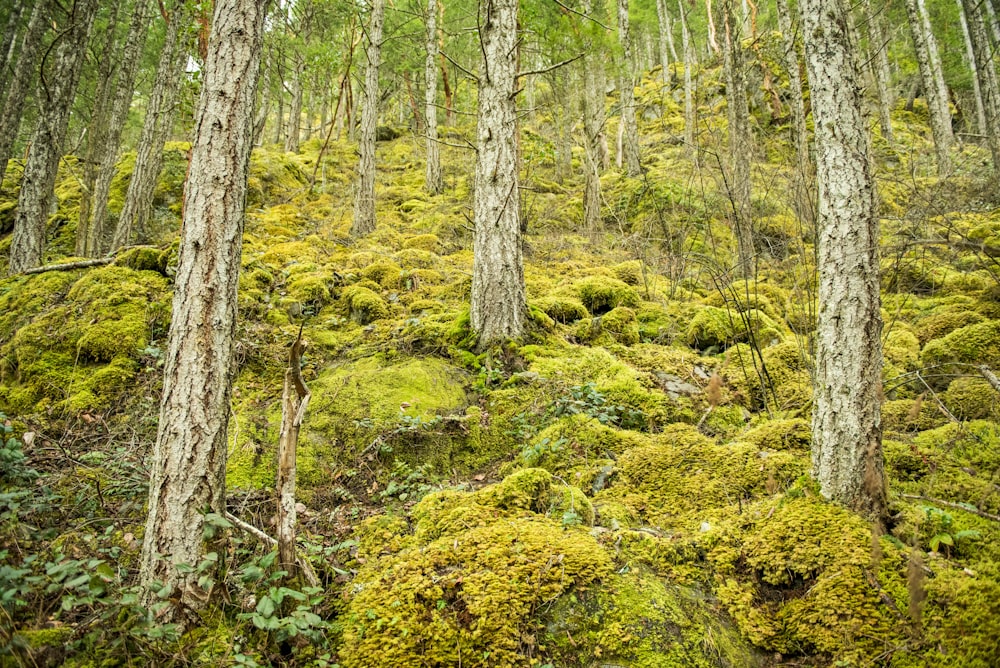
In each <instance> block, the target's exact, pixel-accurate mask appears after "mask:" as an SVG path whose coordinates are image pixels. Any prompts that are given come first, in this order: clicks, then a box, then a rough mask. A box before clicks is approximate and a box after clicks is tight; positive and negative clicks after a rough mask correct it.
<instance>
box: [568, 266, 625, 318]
mask: <svg viewBox="0 0 1000 668" xmlns="http://www.w3.org/2000/svg"><path fill="white" fill-rule="evenodd" d="M574 289H575V291H576V294H577V296H578V297H579V298H580V301H581V302H582V303H583V305H584V306H585V307H586V308H587V310H588V311H590V313H592V314H594V315H601V314H602V313H607V312H608V311H610V310H612V309H615V308H618V307H619V306H629V307H635V306H638V305H639V294H638V293H637V292H636V291H635V289H634V288H632V287H631V286H629V285H628V284H627V283H625V282H624V281H621V280H618V279H617V278H611V277H610V276H603V275H601V274H598V275H595V276H590V277H587V278H584V279H581V280H580V281H577V283H576V284H575V285H574Z"/></svg>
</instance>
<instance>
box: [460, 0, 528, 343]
mask: <svg viewBox="0 0 1000 668" xmlns="http://www.w3.org/2000/svg"><path fill="white" fill-rule="evenodd" d="M517 9H518V2H517V0H494V1H493V2H492V3H491V4H488V5H486V6H485V7H484V9H483V14H482V15H481V17H480V21H481V23H480V28H479V38H480V42H481V50H482V55H483V57H482V60H481V61H480V70H479V121H478V127H477V131H476V133H477V136H478V143H477V146H478V149H479V150H478V152H477V154H476V181H475V193H476V195H475V209H474V211H475V225H476V236H475V243H474V250H473V267H472V304H471V309H470V319H471V326H472V331H473V332H474V333H475V334H476V335H477V336H478V341H479V347H480V348H481V349H484V348H488V347H490V346H492V345H494V344H497V343H500V342H503V341H507V340H512V339H518V338H520V337H521V336H523V335H524V331H525V321H526V317H527V311H528V307H527V296H526V293H525V287H524V265H523V260H522V255H521V252H522V251H521V228H520V222H521V221H520V212H519V211H518V208H519V201H520V200H519V195H518V169H517V167H518V165H517V139H516V137H517V132H518V129H517V113H516V108H515V103H514V95H515V91H516V90H517Z"/></svg>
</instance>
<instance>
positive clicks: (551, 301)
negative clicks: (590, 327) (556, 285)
mask: <svg viewBox="0 0 1000 668" xmlns="http://www.w3.org/2000/svg"><path fill="white" fill-rule="evenodd" d="M533 304H534V305H535V306H537V307H538V308H540V309H541V310H542V311H544V312H545V314H546V315H548V316H549V317H550V318H552V319H553V320H555V321H556V322H559V323H562V324H564V325H566V324H569V323H572V322H576V321H577V320H583V319H584V318H589V317H590V313H588V312H587V309H586V308H585V307H584V305H583V303H582V302H581V301H580V300H579V299H576V298H573V297H558V296H548V297H543V298H541V299H538V300H535V301H534V302H533Z"/></svg>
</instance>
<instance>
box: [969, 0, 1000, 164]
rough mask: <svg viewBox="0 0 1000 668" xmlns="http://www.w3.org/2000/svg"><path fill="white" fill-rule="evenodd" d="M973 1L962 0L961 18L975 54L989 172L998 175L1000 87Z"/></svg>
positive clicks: (999, 161) (987, 38) (987, 42)
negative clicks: (991, 163) (963, 17)
mask: <svg viewBox="0 0 1000 668" xmlns="http://www.w3.org/2000/svg"><path fill="white" fill-rule="evenodd" d="M978 4H979V3H978V2H977V0H962V6H963V7H964V8H965V19H966V21H968V24H969V38H970V39H971V40H972V50H973V52H974V54H975V60H976V71H977V73H978V75H979V90H980V92H981V93H982V96H983V109H984V111H985V114H986V131H985V133H984V134H985V135H986V140H987V143H988V144H989V147H990V154H991V155H992V158H993V171H994V172H1000V86H998V83H997V71H996V67H995V64H994V62H993V52H992V50H991V48H990V39H989V34H988V33H987V32H986V21H985V20H984V18H983V14H982V13H981V12H980V11H979V6H978Z"/></svg>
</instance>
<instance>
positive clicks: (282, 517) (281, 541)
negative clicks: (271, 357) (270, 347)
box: [275, 331, 312, 578]
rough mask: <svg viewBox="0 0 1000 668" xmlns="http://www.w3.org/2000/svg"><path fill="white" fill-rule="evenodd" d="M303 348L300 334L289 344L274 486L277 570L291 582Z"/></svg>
mask: <svg viewBox="0 0 1000 668" xmlns="http://www.w3.org/2000/svg"><path fill="white" fill-rule="evenodd" d="M305 347H306V345H305V342H304V341H303V340H302V332H301V331H300V332H299V336H298V338H297V339H296V340H295V343H293V344H292V349H291V351H290V352H289V355H288V367H287V368H286V369H285V384H284V391H283V392H282V396H281V433H280V434H279V436H278V476H277V480H276V482H275V488H276V491H277V493H278V531H277V539H278V559H279V561H280V563H281V568H282V569H283V570H285V571H287V572H288V575H289V577H292V578H294V577H295V571H296V568H297V567H298V558H297V556H296V550H295V520H296V510H295V470H296V462H295V455H296V448H297V445H298V442H299V430H300V429H301V428H302V421H303V420H304V419H305V415H306V409H307V408H309V399H310V398H311V397H312V395H311V394H310V392H309V388H308V387H306V384H305V381H304V380H303V379H302V371H301V369H300V366H301V363H300V362H301V359H302V353H303V352H304V351H305Z"/></svg>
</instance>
